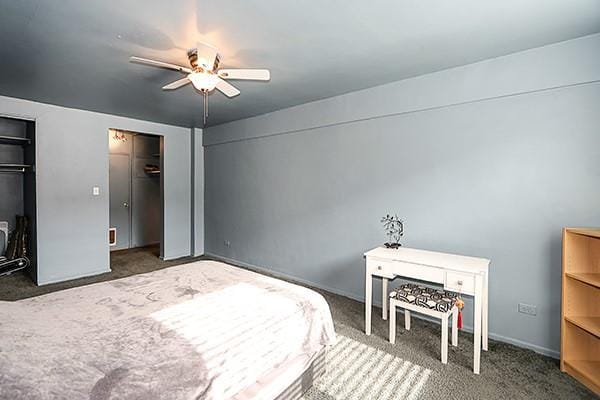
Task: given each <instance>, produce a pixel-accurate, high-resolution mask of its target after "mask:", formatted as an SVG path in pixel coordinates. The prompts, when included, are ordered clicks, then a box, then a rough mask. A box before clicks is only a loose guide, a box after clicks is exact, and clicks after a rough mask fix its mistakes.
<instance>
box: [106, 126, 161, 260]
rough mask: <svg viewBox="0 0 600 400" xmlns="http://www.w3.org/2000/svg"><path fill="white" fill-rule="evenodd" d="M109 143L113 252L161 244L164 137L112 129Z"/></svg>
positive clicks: (110, 231)
mask: <svg viewBox="0 0 600 400" xmlns="http://www.w3.org/2000/svg"><path fill="white" fill-rule="evenodd" d="M108 142H109V202H110V225H109V235H108V239H109V244H110V250H111V251H115V250H125V249H130V248H136V247H145V246H151V245H159V244H160V241H161V237H162V229H163V227H162V212H163V210H162V201H161V199H162V178H161V166H162V162H161V161H162V148H163V144H162V143H163V138H162V136H159V135H150V134H144V133H137V132H130V131H123V130H118V129H110V130H109V132H108Z"/></svg>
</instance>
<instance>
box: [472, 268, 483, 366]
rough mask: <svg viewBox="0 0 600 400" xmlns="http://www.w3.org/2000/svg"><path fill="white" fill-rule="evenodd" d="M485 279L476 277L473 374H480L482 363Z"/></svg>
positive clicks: (479, 276)
mask: <svg viewBox="0 0 600 400" xmlns="http://www.w3.org/2000/svg"><path fill="white" fill-rule="evenodd" d="M482 281H483V278H482V276H481V275H476V276H475V306H474V308H475V310H474V314H475V315H474V317H473V325H474V327H473V372H474V373H476V374H479V363H480V361H481V322H482V317H481V311H482V309H483V282H482Z"/></svg>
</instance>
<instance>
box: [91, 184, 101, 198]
mask: <svg viewBox="0 0 600 400" xmlns="http://www.w3.org/2000/svg"><path fill="white" fill-rule="evenodd" d="M92 195H94V196H100V188H99V187H98V186H94V187H93V188H92Z"/></svg>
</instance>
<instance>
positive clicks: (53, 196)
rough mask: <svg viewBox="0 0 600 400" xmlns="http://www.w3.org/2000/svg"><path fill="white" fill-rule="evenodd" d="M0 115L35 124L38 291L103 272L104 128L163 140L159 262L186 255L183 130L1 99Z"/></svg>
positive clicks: (186, 142) (187, 185)
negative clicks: (44, 286)
mask: <svg viewBox="0 0 600 400" xmlns="http://www.w3.org/2000/svg"><path fill="white" fill-rule="evenodd" d="M0 115H8V116H15V117H21V118H29V119H35V120H36V140H37V142H36V152H37V164H36V168H37V174H36V178H37V182H36V185H37V204H38V207H37V229H38V277H37V278H38V283H39V284H44V283H50V282H56V281H62V280H66V279H70V278H75V277H80V276H87V275H93V274H98V273H102V272H106V271H108V269H109V247H108V238H107V231H108V217H109V213H108V210H109V207H108V141H107V140H106V135H107V132H108V129H109V128H118V129H124V130H131V131H135V132H143V133H154V134H159V135H163V136H164V157H163V159H164V160H163V162H164V175H165V183H164V191H165V196H164V210H165V211H164V220H165V222H164V235H165V237H164V243H163V244H164V248H165V253H164V256H165V258H167V259H172V258H177V257H181V256H186V255H189V254H190V252H191V249H190V235H191V227H192V225H191V224H192V221H191V211H190V210H191V167H190V166H191V157H190V142H191V141H190V130H189V129H188V128H181V127H175V126H169V125H163V124H157V123H151V122H146V121H140V120H134V119H130V118H124V117H117V116H113V115H108V114H100V113H94V112H88V111H81V110H76V109H70V108H64V107H57V106H51V105H47V104H42V103H36V102H31V101H25V100H19V99H14V98H9V97H1V96H0ZM93 186H99V187H100V196H97V197H95V196H92V187H93Z"/></svg>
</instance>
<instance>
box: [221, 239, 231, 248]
mask: <svg viewBox="0 0 600 400" xmlns="http://www.w3.org/2000/svg"><path fill="white" fill-rule="evenodd" d="M223 244H224V245H225V247H231V242H230V241H229V240H223Z"/></svg>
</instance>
